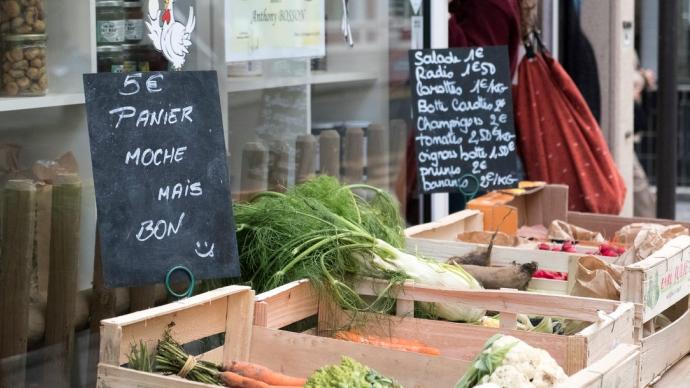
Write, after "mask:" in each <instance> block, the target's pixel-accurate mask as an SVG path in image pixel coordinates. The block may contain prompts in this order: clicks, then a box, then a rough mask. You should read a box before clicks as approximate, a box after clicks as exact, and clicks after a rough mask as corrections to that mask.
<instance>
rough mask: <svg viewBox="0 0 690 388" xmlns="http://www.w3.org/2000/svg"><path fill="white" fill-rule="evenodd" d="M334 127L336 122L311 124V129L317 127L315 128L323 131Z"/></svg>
mask: <svg viewBox="0 0 690 388" xmlns="http://www.w3.org/2000/svg"><path fill="white" fill-rule="evenodd" d="M333 128H335V124H334V123H313V124H312V125H311V129H315V130H318V131H323V130H326V129H333Z"/></svg>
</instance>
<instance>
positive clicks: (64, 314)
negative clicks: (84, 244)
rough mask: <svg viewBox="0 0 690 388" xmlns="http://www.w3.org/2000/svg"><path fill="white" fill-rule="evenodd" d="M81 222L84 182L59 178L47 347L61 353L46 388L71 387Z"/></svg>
mask: <svg viewBox="0 0 690 388" xmlns="http://www.w3.org/2000/svg"><path fill="white" fill-rule="evenodd" d="M80 219H81V179H79V176H78V175H76V174H64V175H58V176H57V178H56V179H55V184H54V186H53V221H52V225H51V239H50V278H49V282H48V305H47V307H46V335H45V343H46V345H47V346H50V345H55V347H56V348H57V349H60V351H59V352H58V354H57V357H56V358H55V359H54V360H53V365H52V368H49V370H52V371H54V374H53V373H47V372H46V373H45V375H44V378H45V386H46V387H56V388H58V387H69V386H70V378H71V376H70V375H71V373H70V372H71V367H72V358H73V356H74V355H73V353H74V321H75V312H76V303H77V268H78V264H79V233H80Z"/></svg>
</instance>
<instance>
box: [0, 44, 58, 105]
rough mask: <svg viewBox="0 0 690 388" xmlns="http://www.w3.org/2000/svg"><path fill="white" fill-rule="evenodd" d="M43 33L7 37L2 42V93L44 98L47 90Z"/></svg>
mask: <svg viewBox="0 0 690 388" xmlns="http://www.w3.org/2000/svg"><path fill="white" fill-rule="evenodd" d="M46 41H47V36H46V35H45V34H28V35H7V36H5V37H4V39H3V55H2V94H3V95H5V96H44V95H45V94H46V92H47V91H48V74H47V72H46Z"/></svg>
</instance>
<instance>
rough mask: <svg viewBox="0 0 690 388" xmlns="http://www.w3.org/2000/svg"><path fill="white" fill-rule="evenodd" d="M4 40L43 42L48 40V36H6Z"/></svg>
mask: <svg viewBox="0 0 690 388" xmlns="http://www.w3.org/2000/svg"><path fill="white" fill-rule="evenodd" d="M3 39H4V40H5V41H7V42H26V41H33V42H37V41H42V40H48V35H47V34H14V35H5V36H4V37H3Z"/></svg>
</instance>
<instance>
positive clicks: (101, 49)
mask: <svg viewBox="0 0 690 388" xmlns="http://www.w3.org/2000/svg"><path fill="white" fill-rule="evenodd" d="M96 51H97V52H99V53H118V52H122V46H98V49H97V50H96Z"/></svg>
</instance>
